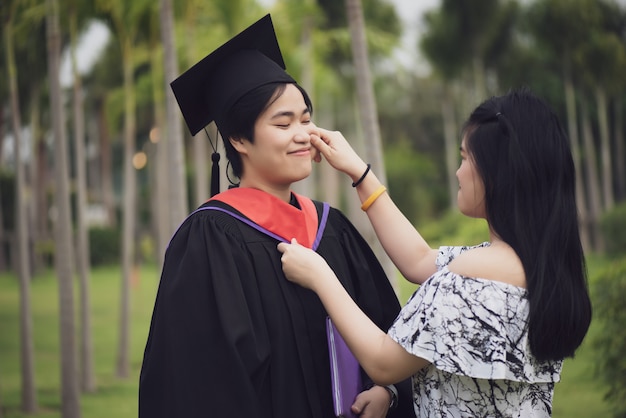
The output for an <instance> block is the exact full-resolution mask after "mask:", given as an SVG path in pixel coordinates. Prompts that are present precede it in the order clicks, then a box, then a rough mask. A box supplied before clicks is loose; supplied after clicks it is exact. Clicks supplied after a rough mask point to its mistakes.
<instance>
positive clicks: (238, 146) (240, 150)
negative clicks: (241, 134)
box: [228, 137, 248, 154]
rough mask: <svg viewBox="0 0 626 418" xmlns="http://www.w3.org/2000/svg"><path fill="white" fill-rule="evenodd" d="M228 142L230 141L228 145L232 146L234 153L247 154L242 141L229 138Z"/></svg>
mask: <svg viewBox="0 0 626 418" xmlns="http://www.w3.org/2000/svg"><path fill="white" fill-rule="evenodd" d="M228 140H229V141H230V144H231V145H232V146H233V148H235V151H237V152H238V153H239V154H247V153H248V150H247V148H246V145H245V144H244V140H243V139H242V138H233V137H230V138H228Z"/></svg>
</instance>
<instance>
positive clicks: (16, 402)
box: [0, 263, 609, 418]
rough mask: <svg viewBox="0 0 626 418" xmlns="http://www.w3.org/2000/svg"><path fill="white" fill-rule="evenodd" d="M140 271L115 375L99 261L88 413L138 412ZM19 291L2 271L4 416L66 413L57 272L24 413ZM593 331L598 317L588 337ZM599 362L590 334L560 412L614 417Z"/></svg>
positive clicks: (114, 298)
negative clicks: (127, 339)
mask: <svg viewBox="0 0 626 418" xmlns="http://www.w3.org/2000/svg"><path fill="white" fill-rule="evenodd" d="M590 264H591V265H590V270H593V263H590ZM592 276H593V275H592ZM138 277H139V280H138V281H136V282H135V283H134V284H133V286H132V299H131V300H132V324H131V340H132V343H131V373H130V376H129V377H128V378H126V379H119V378H117V377H116V376H115V363H116V354H117V342H118V334H117V329H118V326H117V323H118V316H119V314H118V312H119V294H120V280H121V272H120V271H119V268H117V267H107V268H99V269H95V270H94V271H93V272H92V284H91V293H92V327H93V331H92V332H93V340H94V341H93V343H94V356H95V371H96V379H97V384H98V390H97V392H96V393H93V394H83V395H82V396H81V410H82V416H83V417H84V418H110V417H116V418H131V417H132V418H135V417H136V416H137V387H138V377H139V370H140V367H141V359H142V355H143V349H144V344H145V340H146V337H147V333H148V326H149V323H150V316H151V313H152V306H153V303H154V296H155V294H156V288H157V283H158V272H157V271H156V270H155V269H154V267H153V266H144V267H142V268H141V270H140V274H139V276H138ZM398 283H399V286H400V299H401V303H405V302H406V300H407V299H408V297H409V296H410V294H411V293H412V292H413V291H414V290H415V288H416V286H414V285H412V284H410V283H407V282H406V281H404V280H403V279H400V280H399V281H398ZM76 288H77V286H76ZM18 291H19V286H18V283H17V279H16V277H15V276H13V275H9V274H0V404H1V405H2V407H3V412H4V418H25V417H33V416H35V417H38V418H60V416H61V415H60V412H59V409H60V394H59V381H60V375H59V373H60V372H59V361H60V358H59V350H58V340H59V328H58V318H57V317H58V293H57V286H56V279H55V277H54V272H52V271H51V272H48V273H46V274H42V275H38V276H37V277H35V278H34V280H33V282H32V285H31V304H32V310H33V328H34V333H35V350H36V355H35V368H36V385H37V396H38V403H39V408H40V411H39V412H38V413H37V414H36V415H25V414H23V413H21V412H20V392H21V388H20V384H21V383H20V368H19V364H20V359H19V327H18V312H19V306H18V303H19V294H18ZM76 302H77V299H76ZM76 312H78V311H76ZM595 330H596V329H595V327H594V324H593V323H592V327H591V329H590V336H593V334H594V332H595ZM593 367H594V352H593V350H592V347H591V341H590V338H587V340H586V341H585V343H583V346H582V347H581V348H580V350H579V351H578V353H577V356H576V358H575V359H568V360H567V361H566V362H565V365H564V367H563V374H562V381H561V383H559V384H557V386H556V391H555V395H554V414H553V416H554V417H555V418H565V417H567V418H577V417H581V418H582V417H585V418H587V417H605V416H609V407H608V404H606V402H604V400H603V394H604V387H603V386H602V385H601V384H600V383H599V382H598V381H597V379H596V378H594V368H593Z"/></svg>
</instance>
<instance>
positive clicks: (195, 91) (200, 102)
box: [170, 14, 296, 196]
mask: <svg viewBox="0 0 626 418" xmlns="http://www.w3.org/2000/svg"><path fill="white" fill-rule="evenodd" d="M295 82H296V81H295V80H294V79H293V78H291V76H290V75H289V74H287V73H286V72H285V62H284V61H283V56H282V54H281V53H280V47H279V46H278V40H277V39H276V33H275V32H274V25H273V24H272V18H271V17H270V15H269V14H267V15H265V16H264V17H263V18H261V19H260V20H258V21H257V22H255V23H253V24H252V25H251V26H249V27H248V28H247V29H245V30H243V31H242V32H240V33H239V34H238V35H236V36H235V37H233V38H232V39H230V40H229V41H228V42H226V43H225V44H223V45H222V46H220V47H219V48H217V49H216V50H215V51H213V52H211V53H210V54H209V55H207V56H206V57H204V58H203V59H202V60H201V61H200V62H198V63H197V64H195V65H194V66H193V67H191V68H190V69H188V70H187V71H185V72H184V73H183V74H182V75H180V76H179V77H178V78H177V79H176V80H174V81H172V82H171V83H170V86H171V87H172V91H173V92H174V96H176V100H177V101H178V106H179V107H180V110H181V111H182V113H183V117H184V118H185V122H187V126H188V127H189V131H190V132H191V134H192V135H195V134H197V133H198V132H199V131H200V130H201V129H203V128H204V127H205V126H207V125H208V124H209V123H211V122H212V121H215V122H216V123H217V126H218V128H219V126H220V122H221V120H222V117H223V116H224V115H225V114H226V112H227V111H228V110H229V109H230V108H231V106H232V105H233V104H235V102H237V100H239V99H240V98H241V97H242V96H244V95H245V94H246V93H248V92H250V91H251V90H253V89H255V88H257V87H260V86H263V85H265V84H269V83H295ZM209 139H210V138H209ZM211 159H212V160H213V167H212V172H211V196H214V195H215V194H217V193H218V192H219V159H220V155H219V153H218V152H217V149H216V148H215V147H214V152H213V155H212V156H211Z"/></svg>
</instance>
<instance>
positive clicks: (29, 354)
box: [4, 19, 37, 414]
mask: <svg viewBox="0 0 626 418" xmlns="http://www.w3.org/2000/svg"><path fill="white" fill-rule="evenodd" d="M4 39H5V53H6V62H7V64H8V74H9V90H10V95H11V110H12V113H13V117H12V120H13V137H14V140H15V170H16V176H15V177H16V185H15V198H16V199H15V219H16V222H17V234H16V235H17V244H18V245H17V253H18V257H17V271H18V276H19V280H20V345H21V350H20V363H21V366H22V411H24V412H26V413H28V414H33V413H35V412H36V411H37V392H36V389H35V367H34V364H35V361H34V359H35V355H34V353H35V351H34V340H33V325H32V322H33V321H32V316H31V312H32V311H31V306H30V281H31V272H30V268H29V261H28V259H29V256H28V225H27V212H26V210H25V209H26V208H25V203H24V186H25V180H24V166H23V164H22V155H21V148H22V138H21V130H22V122H21V120H20V119H21V116H20V106H19V97H18V91H17V71H16V65H15V55H14V50H13V25H12V21H11V20H10V19H9V21H8V22H5V26H4Z"/></svg>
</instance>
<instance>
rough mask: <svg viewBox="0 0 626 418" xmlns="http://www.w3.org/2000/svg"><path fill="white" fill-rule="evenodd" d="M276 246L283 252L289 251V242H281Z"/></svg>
mask: <svg viewBox="0 0 626 418" xmlns="http://www.w3.org/2000/svg"><path fill="white" fill-rule="evenodd" d="M276 248H278V251H280V252H281V253H284V252H285V251H287V248H289V244H288V243H286V242H279V243H278V245H277V246H276Z"/></svg>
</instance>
